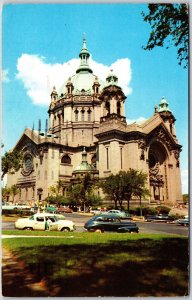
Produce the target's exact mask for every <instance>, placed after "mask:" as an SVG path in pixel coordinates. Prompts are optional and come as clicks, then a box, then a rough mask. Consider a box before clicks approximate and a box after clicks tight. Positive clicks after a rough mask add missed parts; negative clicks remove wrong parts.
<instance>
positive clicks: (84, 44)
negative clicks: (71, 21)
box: [82, 32, 87, 50]
mask: <svg viewBox="0 0 192 300" xmlns="http://www.w3.org/2000/svg"><path fill="white" fill-rule="evenodd" d="M82 50H87V46H86V34H85V32H84V33H83V48H82Z"/></svg>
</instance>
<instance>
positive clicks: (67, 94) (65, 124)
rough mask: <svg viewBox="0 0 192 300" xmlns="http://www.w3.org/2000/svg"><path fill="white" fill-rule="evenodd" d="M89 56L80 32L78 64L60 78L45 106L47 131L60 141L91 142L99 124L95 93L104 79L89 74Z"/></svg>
mask: <svg viewBox="0 0 192 300" xmlns="http://www.w3.org/2000/svg"><path fill="white" fill-rule="evenodd" d="M89 57H90V53H89V51H88V49H87V45H86V38H85V35H84V37H83V46H82V49H81V51H80V53H79V58H80V64H79V67H78V69H77V70H76V73H75V74H74V75H73V76H72V77H70V78H69V79H68V80H67V82H64V84H63V85H62V87H61V89H60V90H59V92H58V96H57V98H56V100H54V102H53V101H51V105H50V108H49V115H50V121H51V122H50V131H51V132H52V133H54V134H56V135H58V136H59V137H60V143H61V144H64V145H71V146H74V147H76V146H90V145H94V142H95V137H94V135H95V132H96V131H97V129H98V128H99V123H100V117H101V103H102V101H101V99H99V96H100V93H101V90H102V87H103V86H104V83H103V82H102V80H100V79H99V78H98V77H97V76H96V75H94V74H93V71H92V69H91V68H90V66H89Z"/></svg>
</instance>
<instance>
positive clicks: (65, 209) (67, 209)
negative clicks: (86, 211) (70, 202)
mask: <svg viewBox="0 0 192 300" xmlns="http://www.w3.org/2000/svg"><path fill="white" fill-rule="evenodd" d="M57 212H59V213H73V210H72V209H71V208H70V207H63V206H61V207H58V208H57Z"/></svg>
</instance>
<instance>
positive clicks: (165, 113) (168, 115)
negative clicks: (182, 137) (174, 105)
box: [158, 97, 177, 140]
mask: <svg viewBox="0 0 192 300" xmlns="http://www.w3.org/2000/svg"><path fill="white" fill-rule="evenodd" d="M158 113H159V114H160V116H161V118H162V119H163V121H164V124H165V126H166V127H167V129H168V130H169V132H170V133H171V134H172V136H173V138H174V139H175V140H176V139H177V138H176V132H175V121H176V119H175V117H174V115H173V113H172V112H171V110H170V109H169V104H168V103H167V100H166V99H165V97H163V98H162V99H161V102H160V104H159V109H158Z"/></svg>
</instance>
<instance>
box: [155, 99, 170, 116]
mask: <svg viewBox="0 0 192 300" xmlns="http://www.w3.org/2000/svg"><path fill="white" fill-rule="evenodd" d="M164 111H169V112H171V111H170V109H169V104H168V103H167V100H166V99H165V97H163V98H162V99H161V102H160V104H159V110H158V112H164Z"/></svg>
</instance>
